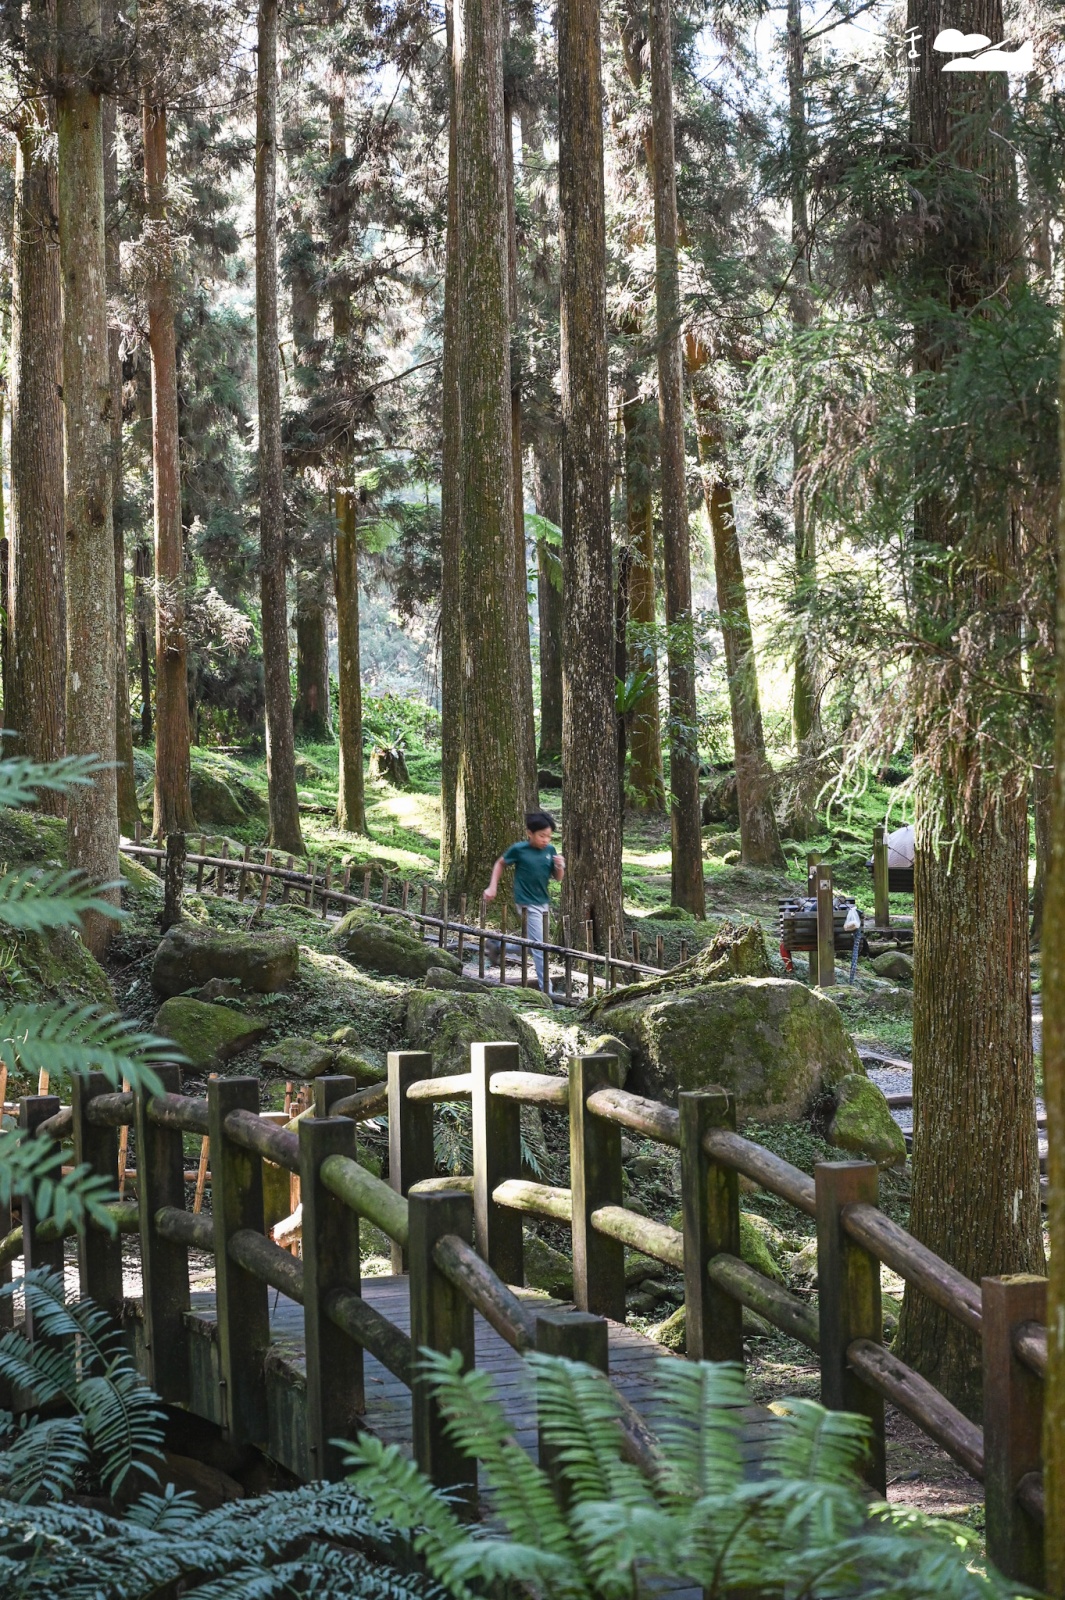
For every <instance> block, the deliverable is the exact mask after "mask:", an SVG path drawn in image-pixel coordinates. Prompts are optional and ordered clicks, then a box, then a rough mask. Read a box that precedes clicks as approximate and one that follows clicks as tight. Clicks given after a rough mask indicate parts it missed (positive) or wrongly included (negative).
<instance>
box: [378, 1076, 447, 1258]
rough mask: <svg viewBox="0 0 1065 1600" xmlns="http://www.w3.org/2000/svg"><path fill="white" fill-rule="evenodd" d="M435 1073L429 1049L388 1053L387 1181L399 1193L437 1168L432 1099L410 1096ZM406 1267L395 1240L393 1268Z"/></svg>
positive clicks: (404, 1191)
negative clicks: (414, 1086)
mask: <svg viewBox="0 0 1065 1600" xmlns="http://www.w3.org/2000/svg"><path fill="white" fill-rule="evenodd" d="M432 1075H433V1058H432V1056H431V1055H430V1054H429V1053H428V1051H423V1050H390V1051H389V1052H388V1181H389V1183H390V1184H391V1185H392V1187H393V1189H395V1191H396V1193H397V1194H406V1193H407V1192H408V1191H409V1189H410V1186H411V1184H412V1183H420V1182H421V1181H422V1179H423V1178H431V1177H432V1176H433V1172H434V1171H435V1168H436V1161H435V1159H434V1156H433V1102H432V1101H431V1100H408V1099H407V1085H408V1084H409V1083H416V1082H417V1081H418V1079H419V1078H431V1077H432ZM406 1270H407V1260H406V1257H405V1255H404V1252H403V1249H402V1246H400V1245H398V1244H396V1243H395V1242H393V1245H392V1271H393V1272H406Z"/></svg>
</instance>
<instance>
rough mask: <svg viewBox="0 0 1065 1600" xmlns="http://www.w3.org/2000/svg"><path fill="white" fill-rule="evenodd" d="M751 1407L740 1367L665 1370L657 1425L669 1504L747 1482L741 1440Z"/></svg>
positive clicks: (688, 1365) (654, 1415)
mask: <svg viewBox="0 0 1065 1600" xmlns="http://www.w3.org/2000/svg"><path fill="white" fill-rule="evenodd" d="M748 1404H749V1402H748V1398H747V1390H746V1386H745V1384H744V1377H743V1368H742V1367H741V1366H739V1365H738V1364H734V1363H731V1362H723V1361H722V1362H715V1361H663V1362H661V1363H660V1364H659V1367H658V1370H657V1373H656V1384H655V1399H654V1404H653V1409H652V1411H651V1421H652V1425H653V1427H654V1430H655V1433H656V1435H657V1437H658V1441H659V1444H660V1446H661V1449H660V1452H659V1460H660V1478H659V1487H660V1491H661V1493H662V1494H663V1495H664V1496H665V1498H666V1499H667V1500H669V1501H673V1502H677V1503H678V1504H684V1503H690V1502H691V1501H694V1500H700V1499H702V1498H703V1496H704V1495H717V1494H722V1493H724V1492H725V1491H726V1490H727V1489H729V1488H731V1487H732V1486H733V1485H734V1484H737V1483H739V1482H740V1481H741V1479H742V1478H743V1456H742V1450H741V1437H740V1436H741V1432H742V1428H743V1413H744V1409H745V1408H746V1407H747V1405H748Z"/></svg>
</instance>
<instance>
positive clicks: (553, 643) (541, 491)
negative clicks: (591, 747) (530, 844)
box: [532, 434, 562, 763]
mask: <svg viewBox="0 0 1065 1600" xmlns="http://www.w3.org/2000/svg"><path fill="white" fill-rule="evenodd" d="M532 465H533V498H534V501H535V504H536V509H537V511H538V512H539V514H540V516H542V517H546V518H547V520H548V522H553V523H554V524H555V527H556V528H557V527H560V526H561V523H562V454H561V448H560V445H559V440H558V437H557V435H555V434H549V435H547V436H546V437H545V438H542V439H540V440H538V441H537V443H536V444H534V445H533V450H532ZM561 555H562V552H561V551H556V552H555V554H554V559H552V558H551V556H550V554H549V551H548V546H547V544H546V543H545V541H544V540H543V539H540V540H538V541H537V546H536V607H537V614H538V616H539V619H540V749H539V756H538V759H539V760H540V761H541V762H545V763H546V762H558V761H561V759H562V590H561V588H560V587H559V586H558V584H557V583H556V582H555V581H553V575H557V574H559V573H560V571H561V567H560V562H561Z"/></svg>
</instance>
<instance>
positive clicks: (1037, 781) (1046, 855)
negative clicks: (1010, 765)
mask: <svg viewBox="0 0 1065 1600" xmlns="http://www.w3.org/2000/svg"><path fill="white" fill-rule="evenodd" d="M1053 790H1054V775H1053V772H1052V770H1051V769H1050V768H1049V767H1048V766H1045V765H1044V766H1038V767H1036V769H1035V771H1034V772H1033V773H1032V817H1033V823H1034V827H1033V830H1032V831H1033V832H1034V834H1035V883H1034V884H1033V886H1032V922H1031V927H1030V928H1029V942H1030V943H1031V944H1032V945H1033V946H1034V947H1038V946H1039V945H1040V944H1041V943H1042V941H1043V925H1044V921H1045V912H1046V901H1047V875H1048V872H1049V869H1050V859H1051V853H1052V850H1053V846H1052V843H1051V809H1052V806H1053Z"/></svg>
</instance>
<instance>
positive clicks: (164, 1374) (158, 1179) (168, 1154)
mask: <svg viewBox="0 0 1065 1600" xmlns="http://www.w3.org/2000/svg"><path fill="white" fill-rule="evenodd" d="M155 1071H156V1074H157V1075H158V1077H159V1079H160V1081H161V1083H162V1086H163V1093H164V1094H180V1093H181V1068H180V1067H174V1066H161V1067H156V1069H155ZM148 1098H149V1097H148V1096H145V1095H144V1094H139V1093H138V1094H135V1095H134V1097H133V1115H134V1127H135V1129H136V1134H137V1168H138V1171H137V1204H138V1206H139V1207H140V1241H141V1280H142V1283H143V1286H144V1287H143V1304H144V1343H145V1347H146V1349H147V1352H148V1372H147V1378H148V1382H149V1383H150V1384H151V1386H152V1388H153V1389H154V1390H155V1392H156V1394H157V1395H159V1396H160V1397H161V1399H163V1400H167V1401H171V1402H174V1403H175V1404H178V1405H184V1404H187V1403H188V1399H189V1350H188V1333H187V1331H186V1328H185V1313H186V1312H187V1311H188V1309H189V1305H190V1303H191V1302H190V1297H189V1252H188V1246H187V1245H183V1244H177V1243H176V1242H175V1241H174V1240H172V1239H162V1238H160V1237H159V1235H158V1233H157V1232H156V1231H155V1214H156V1212H157V1211H158V1210H159V1209H160V1208H161V1207H162V1206H173V1207H174V1208H175V1209H176V1210H178V1211H184V1209H185V1156H184V1149H183V1145H182V1135H181V1130H180V1129H179V1128H161V1127H160V1126H159V1124H158V1123H156V1122H152V1121H150V1120H149V1118H148V1114H147V1102H148ZM204 1143H205V1144H206V1140H205V1141H204ZM205 1155H206V1152H205ZM204 1170H205V1171H206V1160H205V1161H204Z"/></svg>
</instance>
